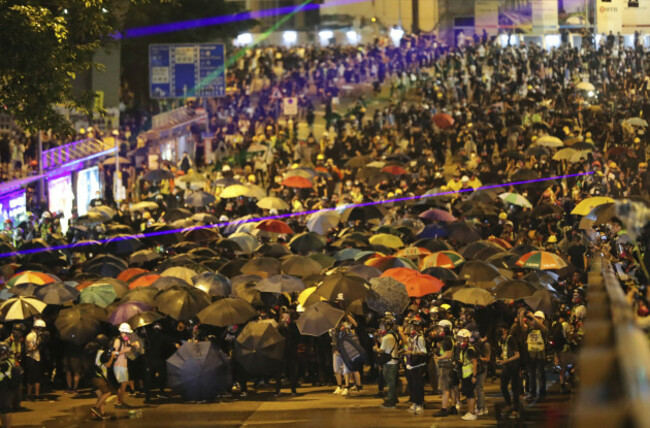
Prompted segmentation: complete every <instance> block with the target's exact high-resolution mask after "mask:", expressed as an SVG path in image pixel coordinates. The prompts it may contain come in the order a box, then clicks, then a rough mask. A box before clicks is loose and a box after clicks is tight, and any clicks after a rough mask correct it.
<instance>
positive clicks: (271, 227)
mask: <svg viewBox="0 0 650 428" xmlns="http://www.w3.org/2000/svg"><path fill="white" fill-rule="evenodd" d="M255 228H256V229H259V230H264V231H266V232H272V233H279V234H285V235H289V234H292V233H293V230H292V229H291V228H290V227H289V225H288V224H286V223H285V222H283V221H280V220H274V219H267V220H262V221H260V222H259V223H258V224H257V226H255Z"/></svg>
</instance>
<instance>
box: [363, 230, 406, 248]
mask: <svg viewBox="0 0 650 428" xmlns="http://www.w3.org/2000/svg"><path fill="white" fill-rule="evenodd" d="M368 242H370V243H371V244H373V245H383V246H384V247H388V248H393V249H395V248H402V247H404V242H402V240H401V239H400V238H399V236H395V235H391V234H389V233H378V234H376V235H372V236H371V237H370V238H369V239H368Z"/></svg>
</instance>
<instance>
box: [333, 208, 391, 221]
mask: <svg viewBox="0 0 650 428" xmlns="http://www.w3.org/2000/svg"><path fill="white" fill-rule="evenodd" d="M385 216H386V212H385V211H384V209H383V208H381V207H379V205H362V206H356V207H353V208H348V209H346V210H345V211H344V212H343V214H342V215H341V220H342V221H344V222H346V221H357V220H359V221H368V220H372V219H380V218H384V217H385Z"/></svg>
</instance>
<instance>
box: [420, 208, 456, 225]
mask: <svg viewBox="0 0 650 428" xmlns="http://www.w3.org/2000/svg"><path fill="white" fill-rule="evenodd" d="M419 217H420V218H423V219H425V220H430V221H443V222H452V221H456V220H458V219H457V218H456V217H454V216H453V215H452V214H451V213H450V212H449V211H445V210H441V209H438V208H431V209H430V210H426V211H425V212H423V213H421V214H420V215H419Z"/></svg>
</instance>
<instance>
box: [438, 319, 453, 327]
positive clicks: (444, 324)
mask: <svg viewBox="0 0 650 428" xmlns="http://www.w3.org/2000/svg"><path fill="white" fill-rule="evenodd" d="M438 327H448V328H451V327H452V325H451V321H449V320H440V321H438Z"/></svg>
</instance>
